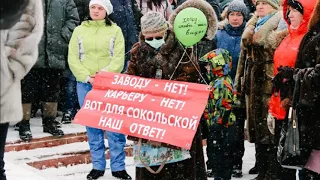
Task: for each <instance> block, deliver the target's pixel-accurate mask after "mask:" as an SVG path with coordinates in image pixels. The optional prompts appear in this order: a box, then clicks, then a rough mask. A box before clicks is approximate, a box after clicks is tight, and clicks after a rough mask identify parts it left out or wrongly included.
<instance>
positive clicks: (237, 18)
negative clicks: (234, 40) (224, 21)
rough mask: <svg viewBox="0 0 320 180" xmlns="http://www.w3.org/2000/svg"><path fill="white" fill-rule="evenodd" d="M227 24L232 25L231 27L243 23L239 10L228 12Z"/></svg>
mask: <svg viewBox="0 0 320 180" xmlns="http://www.w3.org/2000/svg"><path fill="white" fill-rule="evenodd" d="M228 19H229V24H230V25H231V26H232V27H239V26H241V25H242V23H243V15H242V14H241V12H235V11H233V12H231V13H230V14H229V17H228Z"/></svg>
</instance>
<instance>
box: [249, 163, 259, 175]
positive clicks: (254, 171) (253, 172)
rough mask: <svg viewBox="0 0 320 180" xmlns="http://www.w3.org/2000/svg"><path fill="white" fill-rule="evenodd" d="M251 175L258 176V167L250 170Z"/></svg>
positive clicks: (255, 166)
mask: <svg viewBox="0 0 320 180" xmlns="http://www.w3.org/2000/svg"><path fill="white" fill-rule="evenodd" d="M249 174H258V170H257V165H256V164H255V165H254V167H253V168H251V169H250V170H249Z"/></svg>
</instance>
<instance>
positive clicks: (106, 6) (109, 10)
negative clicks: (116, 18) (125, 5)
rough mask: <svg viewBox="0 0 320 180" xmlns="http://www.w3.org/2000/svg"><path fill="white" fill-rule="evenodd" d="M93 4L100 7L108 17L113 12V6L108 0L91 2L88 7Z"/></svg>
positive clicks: (92, 0)
mask: <svg viewBox="0 0 320 180" xmlns="http://www.w3.org/2000/svg"><path fill="white" fill-rule="evenodd" d="M94 4H98V5H100V6H102V7H103V8H104V9H105V10H106V11H107V13H108V15H110V14H111V13H112V12H113V6H112V4H111V2H110V0H91V1H90V3H89V7H91V6H92V5H94Z"/></svg>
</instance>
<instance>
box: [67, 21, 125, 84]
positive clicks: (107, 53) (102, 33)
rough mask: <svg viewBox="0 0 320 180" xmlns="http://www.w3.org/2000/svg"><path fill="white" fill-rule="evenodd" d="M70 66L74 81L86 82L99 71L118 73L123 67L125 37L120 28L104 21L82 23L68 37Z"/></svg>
mask: <svg viewBox="0 0 320 180" xmlns="http://www.w3.org/2000/svg"><path fill="white" fill-rule="evenodd" d="M68 63H69V67H70V69H71V71H72V73H73V75H74V76H75V77H76V79H77V81H80V82H88V80H89V76H90V75H94V74H96V73H97V72H99V71H106V72H114V73H120V72H121V70H122V68H123V66H124V38H123V35H122V31H121V29H120V27H119V26H117V25H116V24H114V23H113V24H112V25H111V26H107V25H106V24H105V20H100V21H84V22H83V23H82V24H81V26H78V27H77V28H76V29H75V30H74V32H73V34H72V37H71V40H70V44H69V55H68Z"/></svg>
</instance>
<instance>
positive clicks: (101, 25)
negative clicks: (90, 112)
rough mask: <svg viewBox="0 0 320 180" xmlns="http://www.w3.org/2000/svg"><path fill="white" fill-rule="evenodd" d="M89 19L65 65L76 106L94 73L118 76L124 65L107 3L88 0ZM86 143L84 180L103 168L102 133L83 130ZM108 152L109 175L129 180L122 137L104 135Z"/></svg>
mask: <svg viewBox="0 0 320 180" xmlns="http://www.w3.org/2000/svg"><path fill="white" fill-rule="evenodd" d="M89 11H90V18H89V20H87V21H84V22H82V24H81V25H80V26H78V27H77V28H76V29H75V30H74V32H73V34H72V38H71V40H70V44H69V56H68V63H69V67H70V69H71V71H72V73H73V75H74V76H75V77H76V79H77V94H78V101H79V104H80V106H82V105H83V103H84V98H85V96H86V94H87V93H88V92H89V91H90V90H91V89H92V83H93V81H94V78H95V74H96V73H98V72H100V71H106V72H114V73H120V72H121V71H122V69H123V66H124V62H125V59H124V49H125V46H124V45H125V44H124V38H123V35H122V31H121V29H120V27H119V26H117V25H116V24H115V23H113V22H112V21H111V20H110V19H109V17H108V16H109V15H110V14H111V13H112V12H113V6H112V4H111V2H110V0H91V1H90V4H89ZM87 134H88V142H89V146H90V155H91V159H92V165H93V169H92V170H91V172H90V173H89V174H88V176H87V179H90V180H91V179H98V178H99V177H101V176H103V175H104V172H105V169H106V158H105V144H104V134H105V131H103V130H101V129H96V128H91V127H87ZM106 136H107V138H108V143H109V150H110V166H111V171H112V176H114V177H116V178H118V179H131V177H130V176H129V175H128V173H127V172H126V170H125V156H126V155H125V152H124V146H125V144H126V137H125V135H123V134H119V133H114V132H108V131H107V132H106Z"/></svg>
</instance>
